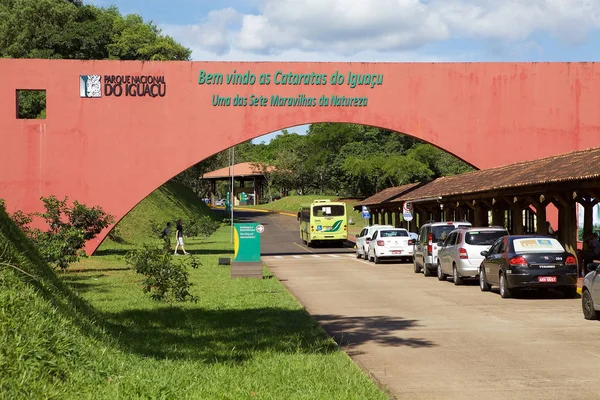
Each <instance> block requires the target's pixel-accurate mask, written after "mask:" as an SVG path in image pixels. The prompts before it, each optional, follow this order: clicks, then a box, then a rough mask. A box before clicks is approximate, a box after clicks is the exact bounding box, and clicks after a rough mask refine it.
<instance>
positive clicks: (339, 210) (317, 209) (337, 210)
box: [313, 205, 346, 217]
mask: <svg viewBox="0 0 600 400" xmlns="http://www.w3.org/2000/svg"><path fill="white" fill-rule="evenodd" d="M345 214H346V207H344V206H340V205H337V206H314V207H313V216H315V217H342V216H344V215H345Z"/></svg>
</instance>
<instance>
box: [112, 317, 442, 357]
mask: <svg viewBox="0 0 600 400" xmlns="http://www.w3.org/2000/svg"><path fill="white" fill-rule="evenodd" d="M105 317H106V321H108V324H107V327H108V329H109V332H111V333H112V334H113V335H114V337H115V338H116V339H117V340H118V341H119V342H120V344H121V346H122V347H123V350H125V351H130V352H132V353H136V354H139V355H142V356H145V357H152V358H156V359H194V360H200V361H202V362H205V363H207V364H213V363H242V362H244V361H247V360H250V359H252V358H253V357H254V356H255V355H256V353H257V352H263V351H265V352H280V353H302V354H326V353H331V352H334V351H337V349H338V346H337V345H336V344H335V343H334V342H333V341H332V340H331V339H330V338H329V337H328V336H327V335H324V334H323V330H322V329H321V327H319V325H318V324H317V323H316V322H315V320H313V319H312V318H311V317H310V316H309V315H308V314H307V313H306V312H305V311H304V310H288V309H283V308H277V307H266V308H257V309H246V310H212V309H202V308H197V309H183V308H178V307H173V308H168V307H165V308H162V309H156V310H128V311H123V312H120V313H110V314H105ZM316 320H317V321H319V322H320V323H321V324H322V325H323V326H324V327H325V329H326V330H328V331H334V332H337V331H339V330H340V329H341V330H342V331H344V339H343V340H340V341H339V342H340V343H341V344H342V345H347V344H360V343H366V342H370V341H372V342H376V343H381V344H385V345H389V346H410V347H430V346H433V345H434V344H433V343H431V342H428V341H425V340H420V339H414V338H412V339H401V338H396V337H395V336H394V334H395V333H396V332H398V331H402V330H406V329H410V328H411V327H414V326H416V325H417V322H416V321H414V320H404V319H402V318H389V317H370V318H361V317H350V318H349V317H344V316H338V315H320V316H317V317H316Z"/></svg>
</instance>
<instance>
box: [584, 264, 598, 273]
mask: <svg viewBox="0 0 600 400" xmlns="http://www.w3.org/2000/svg"><path fill="white" fill-rule="evenodd" d="M598 266H600V264H599V263H589V264H588V265H587V269H588V271H596V270H597V269H598Z"/></svg>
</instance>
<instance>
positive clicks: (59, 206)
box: [11, 195, 114, 269]
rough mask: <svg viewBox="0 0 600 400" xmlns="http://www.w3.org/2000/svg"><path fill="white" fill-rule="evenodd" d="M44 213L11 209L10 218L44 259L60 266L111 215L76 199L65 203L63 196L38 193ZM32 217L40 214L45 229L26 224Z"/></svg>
mask: <svg viewBox="0 0 600 400" xmlns="http://www.w3.org/2000/svg"><path fill="white" fill-rule="evenodd" d="M41 200H42V202H43V203H44V209H45V210H46V212H44V213H31V214H25V213H23V212H22V211H17V212H15V213H14V214H13V215H12V216H11V219H12V220H13V221H14V222H15V223H16V224H17V225H18V226H19V227H20V228H21V229H22V230H23V232H25V233H26V234H27V236H28V237H29V238H30V239H31V240H32V241H33V243H34V244H35V246H36V248H37V249H38V251H39V252H40V254H41V255H42V256H43V257H44V260H45V261H46V262H48V263H50V264H52V265H54V266H56V267H59V268H61V269H64V268H67V267H68V266H69V264H71V263H73V262H75V261H77V260H79V257H81V256H84V255H85V253H84V252H83V250H82V249H83V246H85V242H87V241H88V240H90V239H93V238H95V237H96V236H97V235H98V234H99V233H100V232H101V231H102V230H103V229H104V228H107V227H108V226H109V225H110V224H112V223H113V221H114V219H113V217H112V215H109V214H107V213H105V212H104V211H103V210H102V208H101V207H99V206H97V207H92V208H89V207H87V206H86V205H85V204H81V203H79V202H77V201H74V202H73V205H71V206H69V205H68V204H67V197H65V198H64V199H63V200H58V199H57V198H56V197H55V196H54V195H51V196H50V197H42V198H41ZM34 217H38V218H42V219H43V220H44V222H45V223H46V224H47V226H48V228H47V230H45V231H44V230H41V229H40V228H33V229H32V228H30V227H29V224H30V223H31V222H32V221H33V219H34Z"/></svg>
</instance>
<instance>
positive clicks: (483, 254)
mask: <svg viewBox="0 0 600 400" xmlns="http://www.w3.org/2000/svg"><path fill="white" fill-rule="evenodd" d="M479 254H481V255H482V256H484V257H487V256H489V255H490V252H489V251H487V250H483V251H482V252H481V253H479Z"/></svg>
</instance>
